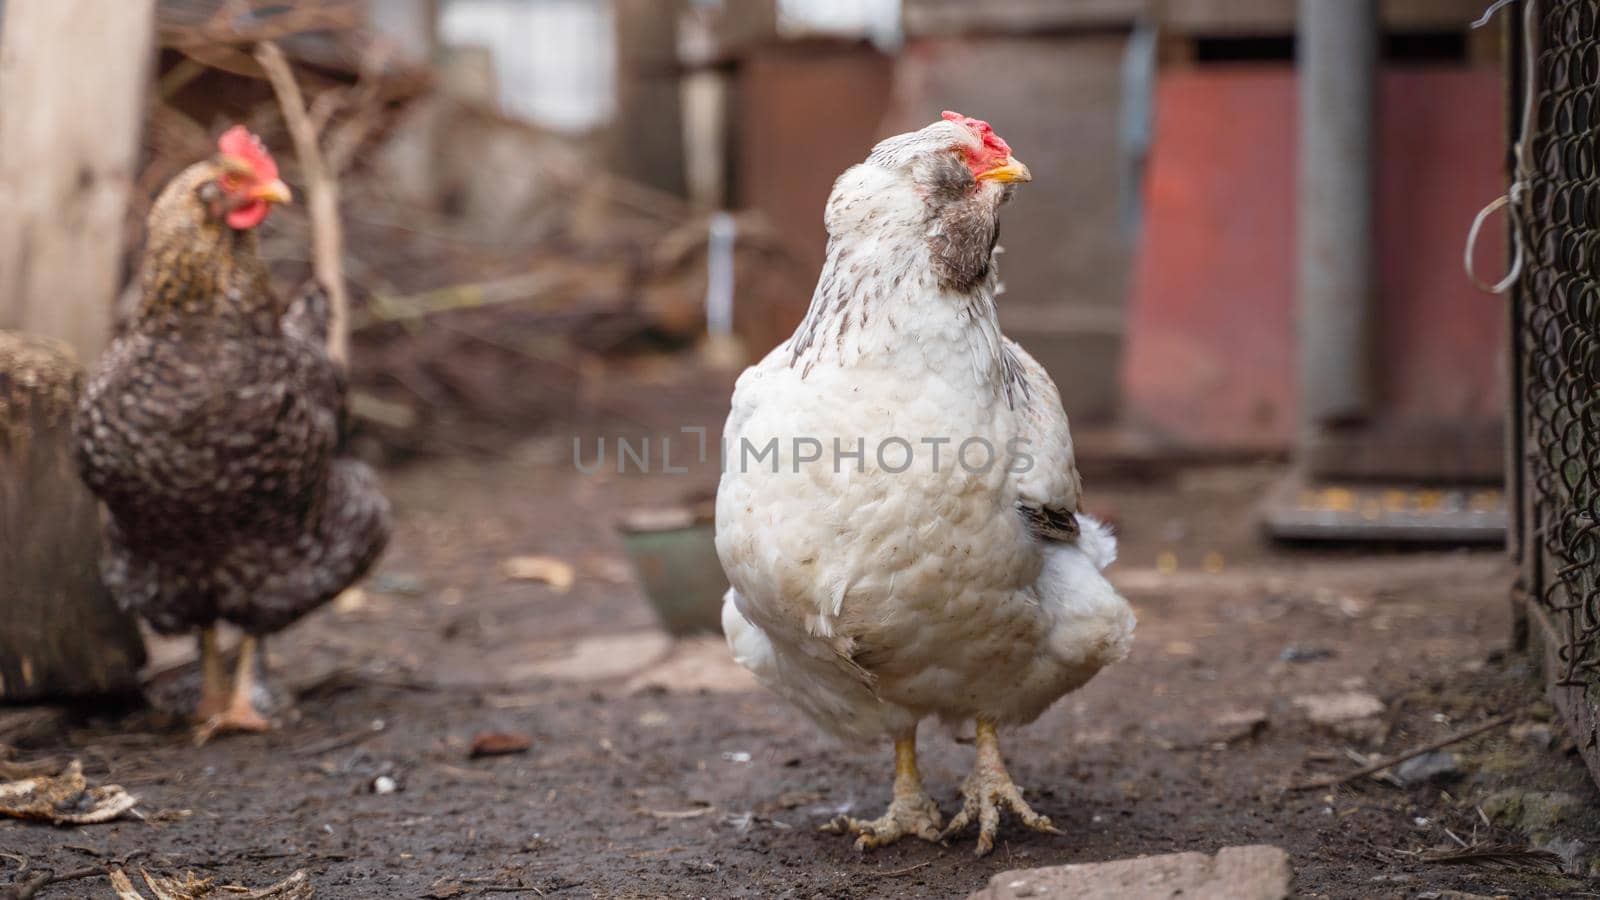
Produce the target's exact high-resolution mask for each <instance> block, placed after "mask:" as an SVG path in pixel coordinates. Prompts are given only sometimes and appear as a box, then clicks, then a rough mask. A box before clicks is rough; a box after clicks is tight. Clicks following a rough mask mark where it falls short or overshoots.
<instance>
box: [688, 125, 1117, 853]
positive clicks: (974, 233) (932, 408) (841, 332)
mask: <svg viewBox="0 0 1600 900" xmlns="http://www.w3.org/2000/svg"><path fill="white" fill-rule="evenodd" d="M1029 178H1030V176H1029V174H1028V170H1027V168H1026V167H1025V166H1023V165H1022V164H1021V163H1019V162H1017V161H1016V160H1015V159H1014V158H1013V157H1012V156H1011V154H1010V149H1009V148H1008V147H1007V146H1006V144H1005V142H1004V141H1002V140H1000V138H999V137H998V136H996V135H995V134H994V133H993V130H992V129H990V128H989V126H988V125H987V124H986V123H983V122H979V121H977V120H974V119H967V118H964V117H961V116H958V115H956V114H954V113H946V114H945V118H944V120H943V121H940V122H936V123H934V124H933V125H930V126H928V127H927V128H924V129H922V130H921V131H917V132H913V133H910V134H903V135H899V136H897V137H893V138H889V139H888V140H885V141H883V142H882V143H880V144H879V145H878V146H877V147H876V148H874V149H873V151H872V154H871V156H869V157H868V159H867V161H866V162H865V163H862V164H860V165H857V166H854V167H852V168H851V169H849V170H848V171H846V172H845V173H844V175H842V176H841V177H840V178H839V180H838V181H837V182H836V183H835V185H834V189H833V194H832V196H831V197H830V198H829V200H828V207H827V214H826V224H827V228H828V235H829V243H828V255H827V262H826V263H825V265H824V266H823V270H822V277H821V279H820V281H819V282H818V284H817V288H816V292H815V294H814V295H813V297H812V301H811V307H810V311H809V312H808V313H807V314H806V317H805V320H804V321H803V322H802V323H801V325H800V327H799V328H798V329H797V330H796V332H795V334H794V335H793V336H792V337H790V338H789V340H788V341H786V342H784V343H783V344H782V345H780V346H779V347H778V348H777V349H775V350H773V351H772V353H770V354H768V356H767V357H766V358H765V359H764V360H762V361H761V362H760V363H758V364H757V365H755V366H752V367H751V368H750V369H748V370H747V371H745V373H744V374H743V375H742V376H741V377H740V379H739V383H738V387H737V388H736V389H735V390H734V395H733V409H732V412H731V414H730V415H729V417H728V423H727V426H726V429H725V432H724V446H723V449H724V453H725V461H724V467H725V468H724V473H723V475H722V482H721V486H720V488H719V490H718V492H717V552H718V554H719V555H720V557H721V559H722V564H723V567H724V568H725V569H726V570H727V574H728V580H729V582H730V584H731V585H732V589H731V590H729V592H728V595H727V599H726V601H725V603H724V605H723V611H722V621H723V628H724V630H725V631H726V633H727V637H728V643H729V645H730V646H731V647H732V648H733V653H734V655H735V657H737V658H738V660H739V662H740V663H742V664H743V665H745V666H746V667H748V668H749V669H751V670H752V671H753V672H754V673H755V674H756V676H757V677H758V678H759V679H760V680H761V681H762V682H763V683H764V684H765V685H767V686H768V687H770V688H771V689H772V690H774V691H776V692H777V693H778V694H780V695H782V696H783V697H785V698H787V699H788V700H790V701H791V702H793V703H794V704H795V705H796V706H798V707H799V708H800V709H801V710H803V711H805V712H806V713H807V714H808V715H809V716H810V717H811V718H813V719H815V720H816V721H817V723H818V724H820V725H821V726H822V727H823V728H825V729H827V730H828V731H831V732H833V733H835V734H837V735H839V736H841V737H844V738H847V739H855V740H859V741H872V740H878V739H881V738H884V737H889V738H892V739H893V740H894V741H895V748H896V767H895V785H894V800H893V802H892V803H891V805H890V807H889V810H888V812H887V813H886V814H885V815H884V816H883V817H881V818H879V819H876V820H872V821H862V820H856V819H850V818H841V819H839V820H837V821H835V822H834V823H830V826H829V827H831V828H832V829H834V830H837V831H841V832H843V831H848V832H853V833H856V834H858V835H859V838H858V840H857V846H858V847H861V848H863V849H864V848H866V847H871V846H878V845H881V844H885V843H889V842H891V841H894V840H897V839H899V838H900V837H902V836H904V835H907V834H915V835H918V836H920V837H923V838H926V839H928V840H938V839H941V838H943V837H947V836H949V835H951V834H954V833H955V832H956V831H959V830H960V829H962V828H964V827H966V826H967V825H968V824H970V823H972V822H974V821H976V822H977V823H978V824H979V837H978V852H979V854H983V853H987V852H988V851H989V850H990V849H991V848H992V847H993V843H994V836H995V831H996V828H997V824H998V821H999V813H1000V809H1001V807H1002V806H1006V807H1009V808H1010V809H1011V810H1013V811H1014V812H1015V813H1016V814H1017V815H1018V816H1020V818H1021V819H1022V820H1023V822H1024V823H1026V824H1027V825H1029V826H1031V827H1033V828H1037V829H1040V830H1044V831H1054V829H1053V827H1052V826H1051V825H1050V820H1049V819H1047V818H1045V817H1044V816H1040V815H1038V814H1036V813H1035V812H1034V811H1033V810H1032V809H1031V808H1029V806H1028V805H1027V804H1026V803H1025V802H1023V800H1022V797H1021V794H1020V792H1019V790H1018V789H1017V787H1016V786H1015V785H1014V784H1013V783H1012V781H1011V779H1010V776H1009V775H1008V774H1007V773H1006V769H1005V766H1004V764H1003V762H1002V761H1001V757H1000V751H999V745H998V739H997V736H996V729H997V728H998V727H1003V726H1008V725H1017V724H1022V723H1026V722H1030V721H1032V720H1033V719H1035V718H1037V717H1038V716H1039V715H1040V714H1041V713H1042V712H1044V710H1045V709H1046V708H1047V707H1049V706H1050V704H1051V703H1053V702H1054V701H1055V700H1056V699H1057V698H1059V697H1061V696H1062V695H1063V694H1066V693H1067V692H1069V691H1072V690H1074V689H1076V688H1078V687H1081V686H1082V685H1083V684H1084V683H1085V682H1087V681H1088V680H1089V679H1090V678H1091V677H1093V676H1094V674H1095V673H1096V672H1098V671H1099V670H1100V669H1101V668H1102V667H1103V666H1105V665H1107V664H1108V663H1112V662H1115V661H1117V660H1119V659H1121V658H1122V657H1123V656H1125V655H1126V654H1127V652H1128V647H1129V644H1130V643H1131V641H1132V638H1133V628H1134V617H1133V612H1132V610H1131V609H1130V608H1129V606H1128V604H1127V602H1126V601H1124V600H1123V599H1122V598H1121V597H1120V596H1118V595H1117V593H1116V591H1115V590H1114V589H1113V588H1112V586H1111V585H1110V583H1109V582H1107V581H1106V579H1105V578H1104V577H1103V576H1102V575H1101V574H1100V570H1101V569H1103V568H1104V567H1105V566H1106V565H1108V564H1109V563H1110V562H1111V561H1112V559H1113V558H1114V557H1115V554H1116V543H1115V540H1114V539H1113V538H1112V536H1111V535H1110V533H1109V532H1108V531H1107V530H1106V528H1105V527H1104V526H1102V525H1101V524H1100V523H1098V522H1096V521H1094V520H1093V519H1091V518H1089V517H1087V516H1084V515H1082V514H1080V513H1079V512H1078V497H1079V488H1080V481H1079V477H1078V472H1077V468H1076V465H1075V463H1074V460H1073V452H1072V437H1071V434H1070V432H1069V430H1068V426H1067V417H1066V414H1065V412H1064V411H1063V410H1062V407H1061V398H1060V395H1059V393H1058V392H1057V390H1056V387H1055V384H1054V383H1053V382H1052V381H1051V380H1050V377H1049V375H1047V374H1046V373H1045V371H1044V368H1043V367H1041V366H1040V365H1039V364H1038V363H1037V362H1035V361H1034V360H1033V358H1032V357H1030V356H1029V355H1028V354H1027V353H1025V352H1023V350H1022V349H1021V348H1020V347H1018V346H1017V345H1016V344H1014V343H1012V342H1011V341H1010V340H1008V339H1006V338H1005V337H1004V336H1003V335H1001V333H1000V326H999V322H998V319H997V317H996V313H995V295H996V293H997V276H996V269H995V262H994V255H995V253H996V247H995V241H996V239H997V236H998V219H997V214H998V210H999V207H1000V205H1001V203H1003V202H1004V200H1005V199H1006V198H1007V197H1008V196H1009V194H1010V191H1011V190H1012V185H1013V183H1015V182H1021V181H1027V180H1029ZM927 716H938V717H940V718H942V719H945V720H947V721H951V722H959V721H962V720H965V719H974V720H976V722H977V734H978V745H977V751H978V756H977V761H976V763H975V765H974V767H973V771H972V774H971V775H970V776H969V777H968V778H967V780H966V782H965V784H964V786H963V790H962V793H963V797H964V802H963V806H962V809H961V811H960V813H958V814H957V815H956V817H955V818H954V819H953V820H951V822H950V825H949V827H948V828H944V829H941V828H940V825H941V816H940V813H939V809H938V806H937V805H936V804H935V803H934V802H933V801H932V800H931V799H930V798H929V797H928V795H927V793H926V792H925V791H924V790H923V787H922V784H921V779H920V776H919V775H918V773H917V767H916V729H917V723H918V722H919V721H920V720H922V719H923V718H925V717H927Z"/></svg>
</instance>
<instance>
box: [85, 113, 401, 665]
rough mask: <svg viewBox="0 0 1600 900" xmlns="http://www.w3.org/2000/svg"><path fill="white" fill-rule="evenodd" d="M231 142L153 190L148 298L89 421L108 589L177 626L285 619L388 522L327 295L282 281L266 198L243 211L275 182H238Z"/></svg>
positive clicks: (360, 561) (366, 559)
mask: <svg viewBox="0 0 1600 900" xmlns="http://www.w3.org/2000/svg"><path fill="white" fill-rule="evenodd" d="M225 140H226V139H225ZM255 146H256V150H257V151H259V152H260V154H261V158H262V159H264V160H265V162H258V167H270V169H271V171H270V173H269V174H270V176H271V179H272V184H273V185H276V187H277V189H278V190H281V191H284V192H285V194H286V189H282V185H281V182H277V181H276V167H275V166H273V165H272V164H271V162H270V157H267V156H266V155H265V151H264V150H261V149H260V148H259V145H258V144H257V145H255ZM226 151H227V146H226V144H224V152H223V154H222V155H219V157H218V158H216V159H213V160H210V161H207V162H203V163H198V164H196V165H194V166H192V167H190V168H189V169H188V170H186V171H185V172H183V173H182V174H181V175H179V176H178V177H177V178H176V179H175V180H174V181H173V182H172V183H171V184H169V185H168V186H167V187H166V189H165V190H164V191H163V192H162V194H161V197H160V198H159V199H158V200H157V202H156V205H155V207H154V209H153V210H152V212H151V215H150V222H149V241H148V250H147V253H146V257H145V260H144V274H143V297H142V300H141V302H140V304H139V306H138V308H137V310H136V311H135V312H134V313H133V315H132V316H131V317H130V319H129V321H128V322H126V323H125V324H124V326H123V327H122V329H121V331H120V333H119V334H118V335H117V336H116V337H115V339H114V340H113V341H112V343H111V346H110V347H109V348H108V349H107V350H106V352H105V354H104V355H103V357H102V358H101V360H100V365H99V367H98V370H97V371H96V373H95V374H94V376H93V378H92V380H91V382H90V384H89V387H88V390H87V391H86V392H85V394H84V398H83V400H82V403H81V406H80V408H79V412H78V419H77V436H78V462H79V466H80V468H81V471H82V474H83V477H84V480H85V482H87V483H88V485H89V487H90V489H91V490H93V491H94V493H95V494H97V495H98V496H99V497H100V499H101V500H103V501H104V502H105V506H106V508H107V510H108V511H109V513H110V516H109V522H108V527H107V541H106V548H105V556H104V560H103V565H102V568H103V572H104V577H105V582H106V585H107V587H108V588H109V589H110V590H111V591H112V593H113V594H114V595H115V596H116V597H117V598H118V600H119V601H120V602H121V603H122V604H123V605H124V606H125V607H126V608H128V609H130V610H133V611H135V612H137V613H139V614H140V615H142V616H144V617H145V618H146V619H148V620H149V621H150V623H151V624H152V625H153V626H154V627H155V628H156V629H157V630H159V631H162V632H169V633H171V632H179V631H187V630H194V629H205V628H208V627H209V626H211V625H212V624H214V623H215V622H216V621H218V620H225V621H228V622H232V623H235V624H237V625H238V626H240V627H241V628H243V629H244V630H245V631H246V632H247V633H250V634H252V635H261V634H266V633H270V632H273V631H276V630H278V629H281V628H283V627H285V626H287V625H288V624H289V623H291V622H293V621H294V620H295V619H297V618H299V617H300V616H302V615H304V614H305V613H307V612H309V611H310V610H312V609H314V608H316V607H317V606H319V605H320V604H322V603H325V602H327V601H328V600H330V599H332V598H333V597H334V596H335V595H336V594H338V593H339V592H340V591H342V590H343V589H344V588H346V587H347V586H349V585H350V584H351V583H352V582H354V581H355V580H356V579H358V578H359V577H361V575H362V574H363V573H365V572H366V570H367V569H368V568H369V567H370V566H371V565H372V563H373V561H374V560H375V559H376V558H377V556H378V554H379V553H380V552H381V551H382V549H383V546H384V544H385V542H386V541H387V539H388V535H389V507H388V503H387V501H386V500H385V499H384V497H383V495H382V494H381V493H380V492H379V490H378V487H377V484H376V481H375V479H374V476H373V474H372V472H371V471H370V470H369V469H368V468H367V467H366V466H365V465H363V464H361V463H359V462H356V461H353V460H348V459H340V458H338V456H337V451H338V446H339V432H340V426H341V418H342V414H343V406H344V387H343V383H342V378H341V375H340V372H339V370H338V369H337V367H336V366H335V364H334V362H333V361H332V360H331V359H330V358H329V356H328V355H327V352H326V349H325V335H326V331H327V317H328V308H327V302H326V299H325V297H324V296H323V295H322V293H321V292H320V291H316V290H310V291H306V292H304V293H303V294H302V295H301V296H299V297H297V298H296V299H295V300H294V301H293V302H291V303H285V302H284V301H282V300H281V299H280V298H279V297H278V296H277V295H276V294H275V293H274V292H273V291H272V289H271V287H270V285H269V283H268V278H267V272H266V267H265V265H264V264H263V263H262V261H261V258H260V256H259V255H258V253H257V238H256V232H255V229H254V225H255V224H259V222H260V220H261V218H264V216H265V210H264V209H262V210H259V211H258V212H257V214H249V213H248V211H247V213H246V214H245V215H243V216H241V215H239V213H240V210H241V209H247V207H248V204H249V203H251V202H256V201H254V200H252V198H255V197H257V196H258V195H259V194H260V193H261V192H262V191H264V190H265V188H262V187H259V186H256V187H251V186H250V184H253V182H250V183H244V182H241V181H239V180H230V179H238V178H243V177H245V176H239V175H237V173H238V172H239V171H240V170H241V169H246V170H247V169H248V163H249V160H248V159H247V160H245V161H244V164H241V161H240V160H239V159H237V158H235V157H230V156H229V155H228V154H227V152H226ZM242 154H243V155H245V156H248V155H249V150H248V148H246V150H245V151H242ZM257 174H258V175H259V174H260V173H257ZM247 175H248V172H247ZM251 177H254V176H251ZM264 178H265V176H261V178H260V179H258V180H264ZM241 184H243V185H244V186H241ZM241 224H243V225H246V227H239V226H240V225H241Z"/></svg>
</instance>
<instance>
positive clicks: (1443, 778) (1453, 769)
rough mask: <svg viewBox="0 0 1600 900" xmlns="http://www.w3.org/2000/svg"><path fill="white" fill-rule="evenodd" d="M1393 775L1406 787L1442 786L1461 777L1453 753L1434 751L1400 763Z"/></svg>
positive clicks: (1458, 763) (1458, 765) (1459, 766)
mask: <svg viewBox="0 0 1600 900" xmlns="http://www.w3.org/2000/svg"><path fill="white" fill-rule="evenodd" d="M1395 775H1396V776H1397V777H1398V778H1399V779H1400V782H1401V783H1402V784H1405V785H1406V786H1408V787H1414V786H1416V785H1421V784H1444V783H1447V782H1451V781H1454V780H1456V779H1457V778H1460V777H1461V764H1460V762H1459V761H1457V759H1456V756H1455V754H1454V753H1450V752H1449V751H1447V750H1435V751H1433V752H1431V753H1424V754H1422V755H1421V756H1413V757H1412V758H1410V759H1408V760H1406V761H1405V762H1403V763H1401V764H1400V767H1399V768H1398V769H1396V770H1395Z"/></svg>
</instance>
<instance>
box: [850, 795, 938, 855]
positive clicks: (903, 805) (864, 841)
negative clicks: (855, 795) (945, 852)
mask: <svg viewBox="0 0 1600 900" xmlns="http://www.w3.org/2000/svg"><path fill="white" fill-rule="evenodd" d="M943 823H944V817H943V816H941V815H940V814H939V804H937V803H934V802H933V798H932V797H929V796H928V794H927V792H926V791H921V790H919V791H918V792H917V793H915V794H907V795H896V796H895V798H894V801H893V802H892V803H890V804H889V811H888V812H886V813H884V814H883V815H882V816H880V817H878V818H876V819H853V818H851V817H850V816H839V817H838V818H836V819H834V820H833V821H832V822H829V823H828V824H826V825H824V826H822V830H823V831H827V832H831V833H833V834H854V835H856V849H857V850H871V849H872V848H874V847H885V846H888V845H889V844H892V843H894V842H895V841H898V840H900V839H901V838H903V837H906V836H908V835H915V836H916V837H919V838H922V839H923V840H925V841H937V840H939V826H940V825H941V824H943Z"/></svg>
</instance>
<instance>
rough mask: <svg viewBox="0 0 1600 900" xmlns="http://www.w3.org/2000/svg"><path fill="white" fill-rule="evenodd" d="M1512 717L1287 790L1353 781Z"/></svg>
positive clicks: (1493, 720) (1492, 726) (1456, 741)
mask: <svg viewBox="0 0 1600 900" xmlns="http://www.w3.org/2000/svg"><path fill="white" fill-rule="evenodd" d="M1514 718H1516V714H1515V713H1506V714H1505V715H1503V716H1495V717H1494V718H1492V719H1490V720H1489V721H1487V722H1480V723H1479V724H1477V725H1474V726H1473V727H1471V728H1468V729H1467V730H1466V731H1458V732H1456V733H1455V734H1451V735H1446V736H1445V737H1442V738H1439V739H1438V740H1436V741H1429V742H1428V743H1426V744H1422V745H1420V746H1417V747H1412V748H1411V749H1410V750H1407V751H1405V752H1404V753H1396V754H1395V755H1393V756H1386V757H1384V758H1383V759H1380V760H1378V761H1377V762H1375V763H1372V764H1371V765H1367V766H1363V767H1361V768H1359V769H1356V770H1355V771H1354V772H1346V773H1345V774H1343V775H1329V776H1327V777H1326V778H1316V779H1313V780H1311V781H1303V782H1300V783H1299V784H1292V785H1290V786H1289V790H1291V791H1309V790H1315V789H1317V788H1326V787H1333V786H1334V785H1336V784H1344V783H1346V782H1349V781H1355V780H1356V779H1357V778H1361V777H1363V776H1366V775H1372V774H1374V773H1377V772H1381V771H1383V770H1384V769H1387V768H1389V767H1390V766H1395V765H1399V764H1400V763H1403V762H1405V761H1406V760H1408V759H1411V758H1412V757H1414V756H1421V755H1422V754H1424V753H1430V752H1432V751H1434V750H1438V749H1440V748H1442V747H1448V746H1450V745H1451V744H1455V743H1458V742H1460V741H1464V740H1466V739H1467V738H1470V737H1477V736H1478V735H1480V734H1483V733H1484V732H1485V731H1488V730H1490V729H1491V728H1498V727H1500V726H1501V725H1504V724H1506V723H1507V722H1510V721H1511V720H1512V719H1514Z"/></svg>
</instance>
